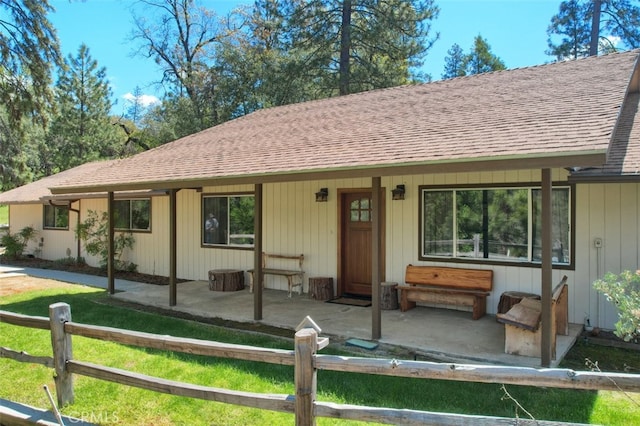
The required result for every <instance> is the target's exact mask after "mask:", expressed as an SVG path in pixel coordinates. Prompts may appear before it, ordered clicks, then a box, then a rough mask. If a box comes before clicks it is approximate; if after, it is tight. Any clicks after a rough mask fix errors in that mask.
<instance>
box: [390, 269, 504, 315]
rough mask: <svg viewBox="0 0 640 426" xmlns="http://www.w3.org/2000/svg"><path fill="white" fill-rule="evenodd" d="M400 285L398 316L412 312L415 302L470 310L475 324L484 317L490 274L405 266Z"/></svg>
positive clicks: (482, 270)
mask: <svg viewBox="0 0 640 426" xmlns="http://www.w3.org/2000/svg"><path fill="white" fill-rule="evenodd" d="M404 281H405V284H401V285H398V291H399V292H400V310H401V311H402V312H406V311H408V310H409V309H413V308H415V306H416V302H421V303H432V304H438V305H457V306H470V307H472V308H473V319H474V320H477V319H479V318H481V317H483V316H484V315H485V314H486V313H487V296H488V295H489V293H490V291H491V289H492V288H493V271H492V270H490V269H463V268H448V267H441V266H414V265H407V269H406V272H405V277H404Z"/></svg>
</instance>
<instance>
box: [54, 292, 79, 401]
mask: <svg viewBox="0 0 640 426" xmlns="http://www.w3.org/2000/svg"><path fill="white" fill-rule="evenodd" d="M69 321H71V307H70V306H69V305H68V304H66V303H54V304H53V305H49V324H50V326H51V346H52V347H53V365H54V368H55V376H54V379H55V384H56V396H57V399H58V406H59V407H62V406H64V405H66V404H73V399H74V398H73V375H72V374H71V373H69V372H68V371H67V361H68V360H70V359H72V358H73V351H72V349H71V335H70V334H67V333H65V331H64V324H65V323H66V322H69Z"/></svg>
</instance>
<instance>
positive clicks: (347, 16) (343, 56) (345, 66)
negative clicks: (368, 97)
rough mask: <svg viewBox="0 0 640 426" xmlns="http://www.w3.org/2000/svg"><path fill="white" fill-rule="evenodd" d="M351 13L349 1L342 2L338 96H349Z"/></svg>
mask: <svg viewBox="0 0 640 426" xmlns="http://www.w3.org/2000/svg"><path fill="white" fill-rule="evenodd" d="M351 12H352V8H351V0H344V2H343V3H342V23H341V25H340V34H341V37H340V95H348V94H349V73H350V69H349V59H350V56H351V55H350V53H351Z"/></svg>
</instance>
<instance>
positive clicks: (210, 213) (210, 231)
mask: <svg viewBox="0 0 640 426" xmlns="http://www.w3.org/2000/svg"><path fill="white" fill-rule="evenodd" d="M254 200H255V199H254V196H253V195H215V196H213V195H205V196H203V197H202V244H203V245H225V246H234V247H253V240H254V230H253V220H254V208H255V207H254V205H255V204H254Z"/></svg>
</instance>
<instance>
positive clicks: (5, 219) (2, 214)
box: [0, 205, 9, 225]
mask: <svg viewBox="0 0 640 426" xmlns="http://www.w3.org/2000/svg"><path fill="white" fill-rule="evenodd" d="M8 224H9V206H3V205H0V225H8Z"/></svg>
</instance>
